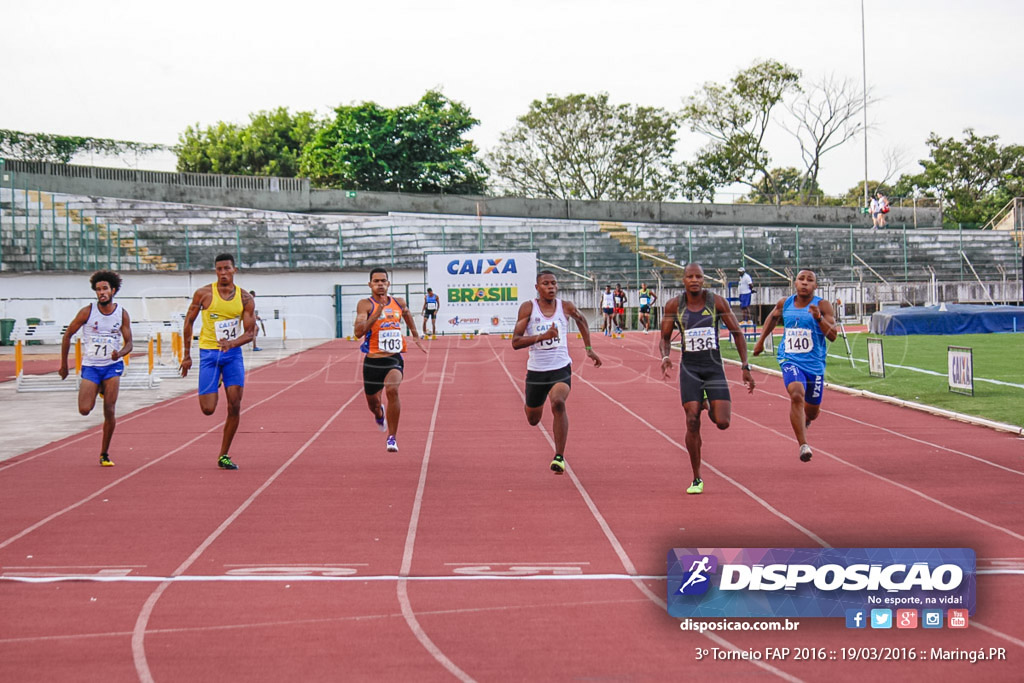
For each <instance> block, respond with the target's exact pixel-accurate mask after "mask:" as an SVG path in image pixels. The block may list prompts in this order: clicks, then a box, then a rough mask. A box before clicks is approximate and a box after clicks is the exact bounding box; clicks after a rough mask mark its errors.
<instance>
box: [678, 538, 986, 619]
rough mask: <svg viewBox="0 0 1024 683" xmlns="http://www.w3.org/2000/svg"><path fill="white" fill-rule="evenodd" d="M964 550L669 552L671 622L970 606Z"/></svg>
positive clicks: (969, 564)
mask: <svg viewBox="0 0 1024 683" xmlns="http://www.w3.org/2000/svg"><path fill="white" fill-rule="evenodd" d="M975 579H976V574H975V554H974V551H973V550H971V549H969V548H674V549H672V550H670V551H669V553H668V612H669V614H671V615H672V616H673V617H719V618H721V617H797V616H798V617H843V618H845V615H846V610H847V609H873V608H893V607H896V608H914V609H926V608H929V607H932V608H944V609H949V608H960V609H967V610H968V611H969V613H970V614H971V615H973V614H974V608H975Z"/></svg>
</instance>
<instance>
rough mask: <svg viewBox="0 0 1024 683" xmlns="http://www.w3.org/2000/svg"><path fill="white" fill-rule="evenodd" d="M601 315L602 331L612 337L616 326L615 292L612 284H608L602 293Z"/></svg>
mask: <svg viewBox="0 0 1024 683" xmlns="http://www.w3.org/2000/svg"><path fill="white" fill-rule="evenodd" d="M601 315H602V316H603V321H602V323H601V331H602V332H604V336H606V337H610V336H611V334H612V329H613V328H614V327H615V317H614V316H615V293H614V292H613V291H612V286H611V285H608V286H606V287H605V288H604V292H603V293H602V294H601Z"/></svg>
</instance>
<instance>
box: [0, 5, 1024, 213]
mask: <svg viewBox="0 0 1024 683" xmlns="http://www.w3.org/2000/svg"><path fill="white" fill-rule="evenodd" d="M864 4H865V12H866V16H867V77H868V84H869V87H870V88H871V89H872V91H873V93H874V94H875V95H876V96H878V97H880V98H881V101H880V102H879V104H877V105H875V106H873V107H872V108H871V109H870V110H869V120H870V121H871V122H872V123H873V125H874V126H875V128H874V130H873V131H872V132H871V133H870V135H869V141H870V150H869V160H868V168H869V171H870V175H871V177H872V179H873V180H874V179H876V178H877V177H879V176H881V175H882V171H883V165H882V150H884V149H887V148H901V149H902V150H904V152H905V158H906V161H907V166H906V167H905V168H904V169H903V170H904V171H905V172H909V171H916V170H918V169H919V167H918V165H917V163H916V161H917V160H918V159H920V158H924V157H925V156H926V152H927V148H926V146H925V144H924V143H925V139H926V138H927V136H928V134H929V133H930V132H932V131H934V132H936V133H938V134H939V135H941V136H943V137H950V136H955V137H961V136H962V131H963V129H964V128H965V127H968V126H971V127H973V128H974V129H975V130H976V131H977V132H978V133H979V134H996V135H999V136H1000V142H1001V143H1002V144H1009V143H1019V144H1024V116H1022V114H1024V88H1022V87H1021V86H1022V73H1024V71H1022V67H1024V58H1022V54H1024V48H1022V47H1021V45H1020V42H1019V40H1020V33H1019V31H1020V26H1021V25H1022V24H1024V2H1021V1H1020V0H975V1H974V2H968V1H967V0H962V1H957V0H891V1H889V2H881V0H864ZM0 25H3V27H4V28H3V30H2V31H0V35H2V39H0V128H9V129H15V130H22V131H30V132H47V133H62V134H73V135H88V136H94V137H109V138H116V139H122V140H135V141H142V142H157V143H164V144H174V143H176V142H177V139H178V135H179V133H181V132H182V131H183V130H184V129H185V127H186V126H187V125H189V124H196V123H198V124H200V125H202V126H206V125H209V124H213V123H216V122H217V121H221V120H223V121H232V122H237V123H245V122H246V121H247V120H248V115H249V114H250V113H251V112H255V111H258V110H261V109H269V108H273V107H277V106H287V107H289V108H290V109H291V110H292V111H293V112H294V111H299V110H314V111H316V112H318V113H320V114H325V113H327V112H329V111H330V109H331V108H332V107H334V106H337V105H339V104H350V103H355V102H361V101H365V100H374V101H377V102H379V103H381V104H383V105H385V106H396V105H399V104H407V103H412V102H414V101H416V100H418V99H419V98H420V96H422V94H423V93H424V92H425V91H426V90H427V89H428V88H432V87H441V88H442V89H443V91H444V92H445V94H446V95H447V96H448V97H450V98H452V99H456V100H460V101H462V102H464V103H465V104H467V105H468V106H469V107H470V108H471V110H472V112H473V114H474V115H475V116H476V117H477V118H478V119H480V121H481V124H480V126H478V127H477V128H475V129H473V130H472V131H471V132H470V134H469V137H470V138H472V139H473V140H474V141H475V142H476V143H477V145H478V146H479V147H480V148H481V149H482V150H483V151H487V150H489V149H490V148H492V147H493V146H494V145H495V144H496V142H497V140H498V136H499V135H500V134H501V132H502V131H504V130H507V129H508V128H510V127H511V126H512V125H513V124H514V123H515V119H516V117H517V116H519V115H522V114H524V113H525V112H526V111H527V109H528V108H529V104H530V102H531V101H532V100H534V99H540V98H543V97H544V96H546V95H547V94H549V93H550V94H556V95H566V94H569V93H572V92H583V93H596V92H599V91H606V92H608V93H609V94H610V95H611V98H612V100H613V101H614V102H617V103H618V102H628V103H635V104H641V105H647V106H657V107H663V108H666V109H672V110H677V109H679V108H680V107H681V104H682V100H683V98H684V97H685V96H688V95H692V94H694V93H695V92H696V90H697V88H698V87H699V86H700V85H701V84H702V83H704V82H707V81H715V82H721V83H724V82H726V81H727V80H728V79H729V78H730V77H731V76H733V75H734V74H735V73H736V72H737V71H738V70H740V69H742V68H746V67H748V66H750V65H751V64H752V63H753V62H754V61H755V60H759V59H769V58H770V59H775V60H779V61H783V62H786V63H788V64H790V65H792V66H794V67H796V68H798V69H801V70H802V71H803V73H804V76H805V78H806V79H808V80H811V79H817V78H820V77H821V76H824V75H826V74H835V75H836V76H838V77H850V78H852V79H854V81H855V82H856V83H857V84H858V85H859V84H860V82H861V78H862V71H861V15H860V2H859V0H827V1H826V0H715V1H713V2H712V1H707V0H704V1H699V2H698V1H695V0H676V1H675V2H669V1H662V0H633V1H632V2H609V1H607V0H590V1H584V0H519V2H514V3H494V2H488V1H487V0H475V1H468V0H444V1H439V0H421V1H419V2H417V1H415V0H391V1H390V2H388V1H382V2H359V3H355V2H348V1H346V0H336V1H334V2H312V1H310V0H292V1H291V2H283V1H278V2H266V1H264V0H250V1H248V2H218V1H217V0H206V1H205V2H198V1H196V0H179V1H178V2H168V3H159V2H140V1H139V0H99V1H96V2H83V1H82V0H32V1H31V2H29V1H27V0H0ZM703 142H704V140H703V139H702V138H701V137H700V136H699V135H697V134H695V133H691V132H690V131H689V130H686V129H684V130H683V131H681V135H680V141H679V154H680V158H681V159H688V158H690V157H691V156H692V154H693V153H694V151H695V150H696V149H697V148H698V147H700V146H701V145H702V144H703ZM771 142H772V144H771V145H770V146H769V149H770V151H771V152H772V154H773V157H774V163H773V165H775V166H782V165H792V166H799V162H800V159H799V150H798V148H797V147H796V143H795V141H793V140H792V138H790V137H789V136H788V134H787V133H785V132H782V131H781V130H780V131H778V132H777V133H775V134H773V136H772V138H771ZM95 161H96V162H97V163H101V160H100V159H99V158H97V159H96V160H95ZM140 165H141V166H143V167H151V168H152V167H159V168H164V169H165V170H173V158H172V159H170V160H168V159H163V160H162V161H159V160H153V159H148V160H143V161H142V163H141V164H140ZM863 175H864V148H863V142H862V140H861V139H857V140H855V141H852V142H849V143H847V145H846V146H845V147H844V148H841V149H840V150H837V151H835V152H833V153H831V155H829V156H826V157H825V159H824V168H823V170H822V174H821V178H820V182H821V185H822V187H823V189H824V190H825V191H826V192H827V193H830V194H839V193H842V192H844V191H845V190H846V189H847V188H849V187H852V186H853V185H855V184H856V183H857V182H859V180H860V179H862V178H863Z"/></svg>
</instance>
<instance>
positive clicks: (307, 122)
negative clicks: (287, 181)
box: [178, 107, 321, 178]
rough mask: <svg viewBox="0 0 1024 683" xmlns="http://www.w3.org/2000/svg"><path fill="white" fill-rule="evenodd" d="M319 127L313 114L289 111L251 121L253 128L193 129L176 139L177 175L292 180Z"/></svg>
mask: <svg viewBox="0 0 1024 683" xmlns="http://www.w3.org/2000/svg"><path fill="white" fill-rule="evenodd" d="M320 125H321V124H320V123H319V122H318V121H317V119H316V117H315V116H314V115H313V114H312V113H311V112H298V113H296V114H295V115H292V114H290V113H289V111H288V109H287V108H285V107H278V108H277V109H273V110H270V111H260V112H257V113H255V114H250V115H249V124H248V125H246V126H239V125H236V124H232V123H225V122H223V121H221V122H218V123H216V124H214V125H212V126H207V127H206V128H205V129H201V128H200V127H199V125H198V124H197V125H196V126H189V127H188V128H186V129H185V132H184V133H182V134H181V135H180V136H179V138H178V170H179V171H182V172H192V173H227V174H232V175H263V176H281V177H285V178H290V177H294V176H296V175H297V174H298V172H299V158H300V157H301V155H302V151H303V149H304V147H305V146H306V144H307V143H308V142H309V141H310V140H311V139H312V138H313V136H314V134H315V133H316V131H317V130H318V128H319V127H320Z"/></svg>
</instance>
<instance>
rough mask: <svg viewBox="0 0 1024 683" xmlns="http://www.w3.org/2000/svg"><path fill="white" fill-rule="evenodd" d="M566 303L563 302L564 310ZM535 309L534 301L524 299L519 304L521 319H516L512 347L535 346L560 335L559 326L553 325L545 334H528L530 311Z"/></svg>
mask: <svg viewBox="0 0 1024 683" xmlns="http://www.w3.org/2000/svg"><path fill="white" fill-rule="evenodd" d="M564 306H565V304H564V303H563V308H562V310H565V308H564ZM532 311H533V303H532V302H530V301H524V302H523V303H522V304H521V305H520V306H519V319H518V320H516V327H515V329H514V330H513V331H512V348H513V349H525V348H526V347H528V346H533V345H534V344H536V343H537V342H539V341H544V340H545V339H554V338H555V337H557V336H558V327H557V326H556V325H552V326H551V327H549V328H548V329H547V330H545V331H544V334H532V335H530V336H529V337H527V336H525V335H526V326H527V325H529V324H530V313H531V312H532Z"/></svg>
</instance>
